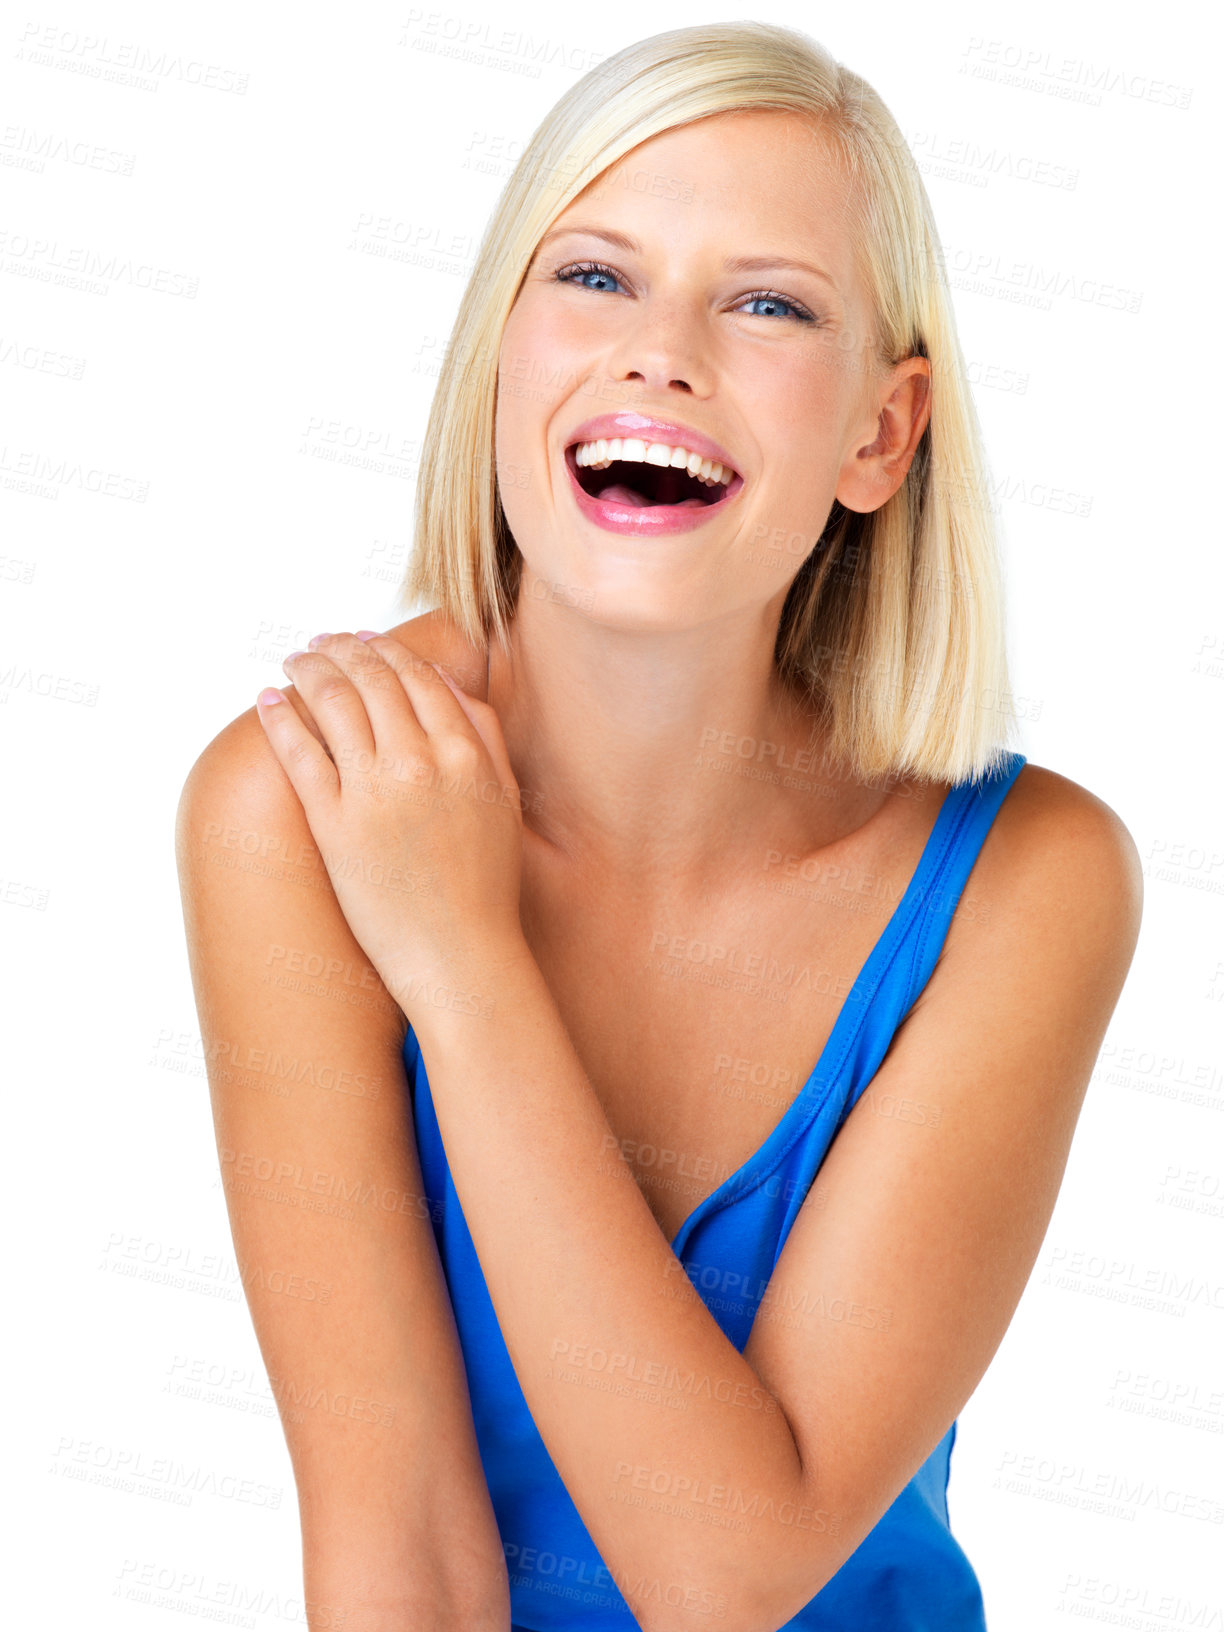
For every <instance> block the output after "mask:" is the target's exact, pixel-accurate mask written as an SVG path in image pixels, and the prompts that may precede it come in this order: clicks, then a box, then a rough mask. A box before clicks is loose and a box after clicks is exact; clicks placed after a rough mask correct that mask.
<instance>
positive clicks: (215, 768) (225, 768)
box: [184, 612, 485, 809]
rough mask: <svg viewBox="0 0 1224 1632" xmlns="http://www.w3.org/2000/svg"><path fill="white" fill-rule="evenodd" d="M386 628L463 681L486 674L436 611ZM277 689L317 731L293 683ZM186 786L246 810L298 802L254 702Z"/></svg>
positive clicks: (479, 655)
mask: <svg viewBox="0 0 1224 1632" xmlns="http://www.w3.org/2000/svg"><path fill="white" fill-rule="evenodd" d="M385 632H386V633H387V634H388V635H391V636H392V637H394V639H396V640H398V641H400V642H401V643H402V644H403V645H405V646H407V647H409V648H410V649H411V650H412V651H413V652H415V653H416V654H417V655H418V656H420V657H422V658H425V659H426V660H427V661H429V662H432V663H441V664H442V665H443V667H444V668H446V669H448V670H449V671H450V672H451V673H452V674H453V675H454V676H455V678H456V679H457V680H458V681H459V683H460V684H461V685H469V686H470V685H475V684H476V683H477V682H478V680H481V681H482V680H483V678H484V672H485V659H484V654H483V652H482V651H477V649H476V648H475V647H474V646H472V645H471V643H470V642H469V641H468V640H467V639H466V638H465V637H464V635H463V634H462V632H461V631H460V630H459V629H457V628H456V627H455V625H454V624H453V623H451V622H449V621H448V620H447V619H446V618H444V617H443V616H442V615H441V613H439V612H425V613H422V614H421V615H420V616H419V617H415V618H409V619H408V620H407V621H406V622H404V623H399V624H396V625H394V626H393V627H392V628H390V629H388V630H386V631H385ZM272 683H275V682H273V681H271V680H270V681H269V684H272ZM279 689H280V690H281V691H283V692H284V694H285V696H286V697H287V698H288V699H289V701H290V702H291V703H292V704H293V706H294V708H295V709H296V710H297V712H298V714H299V716H300V717H301V718H302V720H303V721H304V722H305V724H306V725H307V726H308V727H309V728H310V729H311V730H312V731H314V732H315V734H316V735H318V732H317V729H316V728H315V725H314V720H313V718H312V716H311V714H310V711H309V710H308V709H307V707H306V705H305V703H304V702H303V701H302V698H301V697H300V696H299V694H298V690H297V687H296V686H292V685H285V684H283V683H281V684H280V686H279ZM186 788H190V789H191V791H192V793H193V795H195V796H199V795H200V794H201V793H202V792H208V791H211V792H212V793H213V794H214V795H215V796H216V797H218V798H220V799H224V800H225V801H227V802H228V801H232V800H233V799H235V798H237V797H241V798H242V799H243V801H244V803H245V804H246V805H247V807H248V809H249V807H250V805H251V803H252V802H254V804H255V805H256V806H257V807H259V808H260V809H267V808H270V807H277V808H279V807H283V806H285V803H286V801H287V800H288V799H292V800H293V802H294V804H295V805H297V804H298V801H297V796H296V794H294V792H293V788H292V785H291V784H290V782H289V779H288V777H287V776H286V775H285V773H284V771H283V770H282V769H281V766H280V763H279V761H278V760H277V758H276V756H275V754H273V752H272V750H271V748H270V747H269V746H268V741H267V738H266V736H265V734H264V729H263V726H262V725H261V724H260V723H259V714H258V712H257V710H256V709H255V708H254V707H253V706H252V707H251V708H248V709H246V710H245V711H244V712H243V713H242V714H239V715H238V716H237V718H236V719H233V720H231V721H230V722H229V724H228V725H226V726H224V727H223V728H222V729H221V730H220V731H219V732H218V733H217V735H216V736H215V737H213V739H212V740H211V742H209V743H208V744H207V745H206V746H205V747H204V748H203V749H202V750H201V752H200V754H199V756H198V757H197V759H196V761H195V763H194V764H193V765H192V767H191V770H190V772H189V773H188V777H187V783H186V785H185V790H184V791H186ZM298 808H299V809H300V806H299V807H298Z"/></svg>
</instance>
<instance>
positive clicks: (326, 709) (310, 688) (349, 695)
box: [283, 651, 374, 769]
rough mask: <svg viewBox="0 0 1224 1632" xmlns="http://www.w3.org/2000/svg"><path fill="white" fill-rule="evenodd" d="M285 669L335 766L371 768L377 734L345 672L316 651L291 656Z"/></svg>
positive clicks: (363, 704) (286, 662)
mask: <svg viewBox="0 0 1224 1632" xmlns="http://www.w3.org/2000/svg"><path fill="white" fill-rule="evenodd" d="M283 667H284V669H285V672H286V673H287V674H288V675H289V677H290V679H291V680H292V681H293V683H294V685H295V686H296V687H297V688H298V690H299V691H300V692H301V693H302V696H303V697H304V698H305V699H306V702H307V704H308V705H309V707H310V712H311V713H312V714H313V715H314V718H315V722H316V724H317V725H318V727H319V729H320V730H321V731H322V733H323V736H324V739H325V741H326V744H327V747H328V749H329V750H330V752H331V757H332V759H333V760H334V761H335V763H336V764H337V765H338V766H340V767H341V769H344V768H346V767H347V768H349V769H358V768H360V767H361V766H362V765H367V766H368V765H369V764H370V763H371V762H372V759H373V754H374V732H373V728H372V727H371V725H370V717H369V715H368V714H367V713H366V708H365V703H364V702H363V701H362V698H361V695H360V694H359V693H358V692H357V691H356V690H355V689H354V687H353V684H352V681H351V680H350V679H349V677H348V675H347V674H345V672H344V670H343V669H341V668H339V667H338V666H337V665H336V664H335V663H333V662H332V661H331V659H330V658H328V657H326V656H325V655H324V654H323V653H322V652H317V651H312V652H291V653H290V655H289V656H288V657H287V658H286V659H285V661H284V664H283ZM308 735H309V733H308Z"/></svg>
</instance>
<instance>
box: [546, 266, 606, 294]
mask: <svg viewBox="0 0 1224 1632" xmlns="http://www.w3.org/2000/svg"><path fill="white" fill-rule="evenodd" d="M590 277H598V278H611V280H612V282H613V283H619V282H620V279H619V278H618V277H617V275H616V273H615V272H613V270H612V268H611V267H610V266H604V265H603V264H602V263H601V262H599V261H583V262H582V263H581V265H579V266H563V267H561V268H560V270H559V271H558V272H557V274H556V278H557V282H558V283H572V282H573V281H574V279H575V278H590ZM584 287H585V288H587V289H590V288H591V287H592V286H591V285H590V284H589V283H588V284H585V285H584ZM597 292H598V291H597Z"/></svg>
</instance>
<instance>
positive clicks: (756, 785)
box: [489, 596, 878, 878]
mask: <svg viewBox="0 0 1224 1632" xmlns="http://www.w3.org/2000/svg"><path fill="white" fill-rule="evenodd" d="M776 634H777V614H776V610H775V611H774V613H773V615H772V618H770V617H769V616H763V617H762V618H761V619H760V620H759V621H753V619H752V618H750V617H740V618H739V620H738V621H732V620H726V621H723V622H720V623H719V624H717V625H711V624H707V625H703V626H701V627H698V628H690V629H680V630H676V629H670V630H666V631H663V632H660V631H655V630H650V631H643V630H640V629H638V630H618V629H610V628H607V627H601V626H599V625H597V624H594V623H592V622H591V620H590V619H589V618H586V617H584V616H583V615H582V614H581V613H579V612H576V611H575V610H574V609H573V608H572V607H567V606H564V605H561V604H558V603H556V602H551V601H544V600H536V599H534V598H532V597H524V596H520V597H519V604H518V607H517V609H516V611H515V615H514V620H513V622H512V624H511V626H510V650H509V653H508V655H507V654H506V653H504V652H502V651H501V650H500V649H495V650H494V651H493V653H492V665H491V689H490V693H489V695H490V698H491V701H492V702H493V705H494V707H495V708H496V710H497V714H498V718H499V720H500V722H501V726H502V731H503V734H504V736H505V740H506V747H507V749H508V751H509V755H510V762H511V764H512V766H513V767H514V772H515V776H516V777H517V779H518V781H519V785H520V787H521V789H522V791H523V797H524V820H525V823H526V825H527V826H528V827H529V828H530V829H532V830H533V831H534V832H535V833H536V834H538V835H539V836H540V837H541V838H543V839H545V840H547V841H548V842H549V843H550V844H552V845H553V846H555V847H556V848H557V849H558V850H559V851H560V852H562V853H563V854H564V855H565V856H566V857H567V858H569V859H573V860H581V861H583V862H584V863H587V862H592V863H596V864H598V865H600V866H602V867H604V868H606V869H610V870H611V871H613V872H614V873H620V874H621V875H622V876H632V877H645V878H650V877H652V876H658V875H663V874H670V875H673V876H674V875H677V874H680V873H684V874H687V875H690V876H691V875H693V874H694V873H697V874H701V873H703V872H704V871H705V868H706V866H707V865H708V866H710V867H712V868H713V867H717V865H718V863H719V862H720V861H725V860H726V858H727V857H728V856H729V855H730V854H731V853H732V851H734V849H735V848H736V844H737V841H738V844H739V846H740V848H741V849H742V846H743V839H744V835H746V834H747V835H752V836H754V837H753V839H752V844H753V848H754V851H756V850H759V849H760V848H761V847H763V846H765V845H768V844H774V843H778V842H786V841H793V842H794V843H798V842H801V841H802V842H805V843H809V844H810V842H811V835H812V834H813V831H814V827H813V822H814V812H815V821H816V822H824V823H825V824H826V826H827V827H828V828H829V831H830V834H832V831H833V830H834V829H836V830H837V831H840V830H841V829H842V826H843V825H844V824H843V819H842V818H843V815H844V812H845V807H846V798H845V797H840V798H839V797H836V796H834V797H830V793H834V794H835V795H838V794H841V795H856V794H859V793H861V790H860V789H859V788H858V787H857V785H856V784H854V783H852V782H849V781H846V780H845V779H844V777H843V778H840V779H839V778H835V777H834V776H831V774H830V768H829V767H828V766H827V765H825V764H824V763H822V756H821V744H820V741H819V739H818V738H817V736H816V734H815V731H814V726H813V716H812V713H811V710H810V709H805V708H804V707H802V706H801V705H800V704H799V703H798V702H797V700H795V699H794V698H793V697H792V696H791V695H790V694H789V693H788V691H787V690H786V688H785V687H784V686H783V684H782V682H781V681H780V679H779V678H778V675H777V671H776V668H775V665H774V659H773V649H774V640H775V637H776ZM796 762H798V764H799V766H800V767H802V769H801V771H800V774H799V776H798V783H799V786H798V787H795V788H793V789H792V788H789V787H787V786H786V784H785V783H784V780H783V779H784V777H785V776H786V775H787V771H786V767H788V766H795V765H796ZM779 767H781V768H779ZM814 789H816V790H817V794H820V793H823V794H824V797H823V798H820V797H819V796H816V797H814V793H813V790H814ZM851 802H855V801H854V800H853V799H852V800H851ZM873 802H874V803H878V797H877V798H876V799H875V800H874V801H873ZM860 808H861V807H860ZM861 819H862V818H861V815H860V816H859V820H861ZM849 825H851V826H853V825H855V822H854V821H853V820H851V822H850V824H849Z"/></svg>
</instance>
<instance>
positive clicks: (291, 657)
mask: <svg viewBox="0 0 1224 1632" xmlns="http://www.w3.org/2000/svg"><path fill="white" fill-rule="evenodd" d="M305 656H306V653H305V652H290V653H289V655H288V656H287V657H284V658H282V659H281V661H282V662H283V663H292V662H293V660H294V658H295V657H305Z"/></svg>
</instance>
